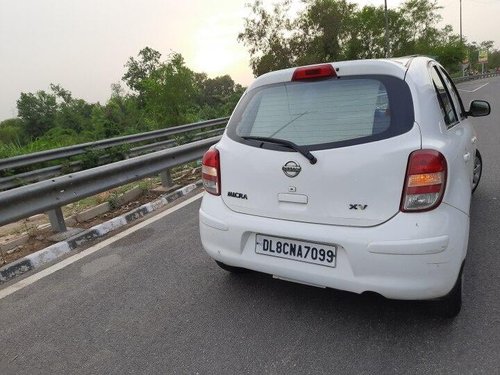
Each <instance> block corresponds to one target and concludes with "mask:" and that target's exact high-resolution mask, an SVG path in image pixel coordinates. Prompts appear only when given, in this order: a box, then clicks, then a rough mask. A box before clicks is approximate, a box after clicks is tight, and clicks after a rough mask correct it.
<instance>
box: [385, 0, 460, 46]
mask: <svg viewBox="0 0 500 375" xmlns="http://www.w3.org/2000/svg"><path fill="white" fill-rule="evenodd" d="M386 1H387V0H386ZM461 44H462V0H460V45H461Z"/></svg>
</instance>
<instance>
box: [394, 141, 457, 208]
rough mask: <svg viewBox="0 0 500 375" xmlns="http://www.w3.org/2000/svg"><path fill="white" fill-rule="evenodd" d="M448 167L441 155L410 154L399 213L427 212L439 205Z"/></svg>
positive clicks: (422, 152)
mask: <svg viewBox="0 0 500 375" xmlns="http://www.w3.org/2000/svg"><path fill="white" fill-rule="evenodd" d="M447 170H448V167H447V164H446V159H445V158H444V156H443V154H441V153H440V152H438V151H435V150H418V151H414V152H412V153H411V154H410V157H409V159H408V168H407V171H406V178H405V185H404V188H403V197H402V198H401V211H403V212H418V211H429V210H432V209H434V208H436V207H437V206H439V204H440V203H441V200H442V199H443V195H444V189H445V187H446V177H447V172H448V171H447Z"/></svg>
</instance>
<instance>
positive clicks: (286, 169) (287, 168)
mask: <svg viewBox="0 0 500 375" xmlns="http://www.w3.org/2000/svg"><path fill="white" fill-rule="evenodd" d="M281 169H282V170H283V173H285V175H287V176H288V177H296V176H297V175H298V174H299V173H300V171H301V170H302V168H301V166H300V164H299V163H297V162H296V161H292V160H290V161H288V162H286V164H285V165H284V166H283V167H282V168H281Z"/></svg>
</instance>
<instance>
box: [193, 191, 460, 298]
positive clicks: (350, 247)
mask: <svg viewBox="0 0 500 375" xmlns="http://www.w3.org/2000/svg"><path fill="white" fill-rule="evenodd" d="M258 233H260V234H266V235H271V236H276V237H285V238H295V239H299V240H304V241H311V242H320V243H327V244H336V245H338V251H337V266H336V267H335V268H329V267H324V266H318V265H314V264H309V263H304V262H298V261H295V260H288V259H283V258H276V257H271V256H266V255H261V254H257V253H256V252H255V236H256V234H258ZM468 233H469V217H468V216H467V215H465V214H464V213H463V212H461V211H459V210H457V209H455V208H453V207H451V206H449V205H447V204H444V203H443V204H441V206H440V207H438V208H437V209H435V210H433V211H429V212H424V213H398V214H397V215H396V216H394V217H393V218H392V219H391V220H389V221H387V222H386V223H384V224H381V225H378V226H376V227H369V228H360V227H342V226H332V225H322V224H310V223H299V222H293V221H286V220H277V219H270V218H265V217H258V216H252V215H245V214H241V213H236V212H234V211H231V210H230V209H229V208H227V206H226V205H225V204H224V203H223V202H222V200H221V199H220V198H219V197H215V196H211V195H208V194H206V195H205V197H204V198H203V202H202V205H201V208H200V234H201V241H202V244H203V247H204V249H205V250H206V252H207V253H208V254H209V255H210V256H211V257H212V258H214V259H216V260H218V261H221V262H223V263H225V264H228V265H231V266H236V267H243V268H248V269H252V270H255V271H259V272H264V273H268V274H271V275H274V276H276V277H278V278H282V279H285V280H290V281H295V282H299V283H305V284H311V285H315V286H320V287H328V288H335V289H341V290H347V291H351V292H355V293H363V292H365V291H371V292H376V293H379V294H381V295H383V296H385V297H387V298H394V299H432V298H438V297H442V296H444V295H446V294H447V293H448V292H449V291H450V290H451V289H452V287H453V285H454V283H455V281H456V279H457V277H458V274H459V271H460V267H461V264H462V261H463V260H464V258H465V255H466V252H467V243H468Z"/></svg>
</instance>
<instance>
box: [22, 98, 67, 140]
mask: <svg viewBox="0 0 500 375" xmlns="http://www.w3.org/2000/svg"><path fill="white" fill-rule="evenodd" d="M17 110H18V113H19V117H20V118H21V119H22V120H23V130H24V132H25V135H26V136H27V137H33V138H36V137H39V136H41V135H42V134H44V133H45V132H47V131H48V130H49V129H50V128H52V127H53V126H54V120H55V116H56V112H57V101H56V97H55V95H53V94H50V93H47V92H45V91H43V90H41V91H37V92H36V93H35V94H33V93H24V92H23V93H21V97H20V98H19V99H18V101H17Z"/></svg>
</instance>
